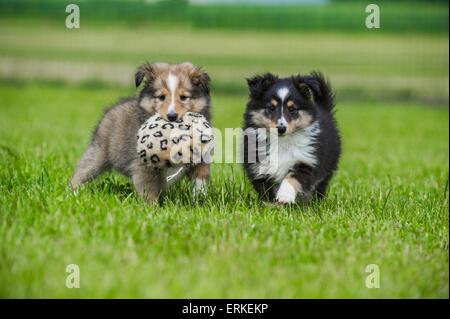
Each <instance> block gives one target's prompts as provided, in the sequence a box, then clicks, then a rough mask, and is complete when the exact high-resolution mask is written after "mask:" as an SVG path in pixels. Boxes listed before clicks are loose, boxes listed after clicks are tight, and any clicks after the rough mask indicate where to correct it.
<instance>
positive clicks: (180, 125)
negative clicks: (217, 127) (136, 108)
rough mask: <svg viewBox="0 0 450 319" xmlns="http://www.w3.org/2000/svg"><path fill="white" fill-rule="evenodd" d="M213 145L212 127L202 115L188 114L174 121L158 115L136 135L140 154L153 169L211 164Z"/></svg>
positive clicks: (150, 119) (146, 122)
mask: <svg viewBox="0 0 450 319" xmlns="http://www.w3.org/2000/svg"><path fill="white" fill-rule="evenodd" d="M212 144H213V135H212V130H211V126H210V124H209V123H208V121H207V120H206V118H205V117H204V116H203V115H202V114H199V113H193V112H187V113H186V114H185V116H184V117H183V119H179V120H177V121H175V122H169V121H167V120H165V119H164V118H163V117H162V116H160V115H159V114H155V115H153V116H152V117H150V118H149V119H147V121H145V123H144V124H143V125H142V126H141V128H140V129H139V131H138V134H137V153H138V156H139V158H140V159H141V160H142V162H143V163H145V164H146V165H148V166H150V167H153V168H165V167H179V166H185V165H190V164H197V163H202V162H207V163H210V161H211V152H212Z"/></svg>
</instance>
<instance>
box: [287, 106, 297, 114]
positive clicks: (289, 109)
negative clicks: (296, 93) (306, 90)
mask: <svg viewBox="0 0 450 319" xmlns="http://www.w3.org/2000/svg"><path fill="white" fill-rule="evenodd" d="M288 111H289V112H290V113H294V112H295V111H296V109H295V107H293V106H290V107H288Z"/></svg>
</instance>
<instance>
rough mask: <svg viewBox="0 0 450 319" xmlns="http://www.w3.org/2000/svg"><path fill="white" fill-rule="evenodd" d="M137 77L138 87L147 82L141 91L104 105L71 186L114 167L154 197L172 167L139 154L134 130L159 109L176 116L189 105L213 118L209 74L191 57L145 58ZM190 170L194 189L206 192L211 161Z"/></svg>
mask: <svg viewBox="0 0 450 319" xmlns="http://www.w3.org/2000/svg"><path fill="white" fill-rule="evenodd" d="M135 82H136V87H139V85H141V83H142V82H144V84H143V88H142V90H141V92H140V94H139V96H138V97H131V98H126V99H124V100H122V101H120V102H119V103H117V104H116V105H114V106H112V107H111V108H109V109H107V110H106V111H105V114H104V115H103V118H102V119H101V120H100V123H99V124H98V126H97V128H96V129H95V131H94V133H93V136H92V141H91V143H90V145H89V147H88V149H87V150H86V152H85V153H84V155H83V157H82V158H81V160H80V162H79V163H78V166H77V169H76V171H75V173H74V175H73V177H72V180H71V186H72V189H74V190H76V189H77V188H78V187H79V186H80V185H81V184H82V183H85V182H87V181H90V180H92V179H94V178H96V177H97V176H99V175H100V174H101V173H103V172H105V171H109V170H111V169H114V170H117V171H118V172H120V173H122V174H124V175H126V176H129V177H131V178H132V181H133V184H134V186H135V188H136V191H137V192H138V194H139V195H140V196H143V197H144V198H145V199H146V200H147V201H148V202H155V201H156V200H157V199H158V196H159V195H160V193H161V192H162V191H163V190H164V187H165V186H166V176H167V175H169V174H171V173H173V172H171V171H170V169H161V170H153V169H151V168H148V167H146V166H144V165H143V164H142V162H141V161H140V160H139V158H138V155H137V153H136V134H137V132H138V129H139V128H140V126H141V125H142V124H143V123H144V122H145V120H146V119H147V118H149V117H150V116H151V115H153V114H155V113H156V112H158V113H160V114H161V115H162V116H163V117H164V118H165V119H167V120H168V121H172V122H174V121H177V120H178V119H179V118H182V117H183V116H184V114H185V113H186V112H188V111H191V112H198V113H201V114H203V115H204V116H205V117H206V119H207V120H208V121H210V96H209V82H210V78H209V76H208V74H207V73H206V72H204V71H202V70H201V69H200V68H198V67H196V66H194V65H192V64H191V63H181V64H168V63H154V64H148V63H147V64H144V65H142V66H140V67H139V68H138V70H137V72H136V75H135ZM190 173H191V174H190V175H191V176H192V177H193V179H194V180H195V187H196V189H197V190H200V191H202V192H204V191H205V190H206V182H207V180H208V179H209V164H206V163H201V164H198V165H195V166H194V167H193V168H192V169H190Z"/></svg>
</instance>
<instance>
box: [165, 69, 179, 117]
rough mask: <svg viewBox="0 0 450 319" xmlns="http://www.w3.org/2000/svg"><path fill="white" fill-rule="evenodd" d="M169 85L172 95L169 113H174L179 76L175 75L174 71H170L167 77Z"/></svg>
mask: <svg viewBox="0 0 450 319" xmlns="http://www.w3.org/2000/svg"><path fill="white" fill-rule="evenodd" d="M167 85H168V86H169V90H170V95H171V99H170V104H169V108H168V110H167V113H174V112H175V102H176V100H175V99H176V96H175V93H176V91H177V86H178V78H177V77H176V76H175V75H173V74H172V73H169V76H168V78H167Z"/></svg>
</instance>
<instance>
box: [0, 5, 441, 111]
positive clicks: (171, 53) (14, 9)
mask: <svg viewBox="0 0 450 319" xmlns="http://www.w3.org/2000/svg"><path fill="white" fill-rule="evenodd" d="M69 3H70V2H68V1H61V0H39V1H37V0H0V19H1V20H0V79H1V81H7V82H9V83H11V81H14V82H17V83H19V82H23V81H26V82H29V81H40V82H42V81H47V82H51V83H53V84H55V85H56V84H61V83H65V84H81V85H85V86H86V85H87V86H94V87H95V86H112V87H127V88H132V83H133V81H132V77H133V73H134V70H135V69H136V67H137V66H138V65H140V64H141V63H143V62H145V61H150V62H152V61H161V60H164V61H171V62H181V61H186V60H189V61H192V62H193V63H195V64H199V65H201V66H203V67H204V68H205V69H206V70H207V71H208V72H209V73H210V75H211V77H212V79H213V89H214V91H213V92H216V93H224V94H246V83H245V80H244V78H245V77H249V76H251V75H252V74H254V73H261V72H265V71H269V70H270V71H272V72H276V73H279V74H281V75H288V74H292V73H299V72H300V73H305V72H310V71H311V70H316V69H318V70H321V71H322V72H324V73H325V74H326V75H328V76H329V77H330V78H331V79H332V82H333V84H334V86H335V87H336V89H337V90H338V97H339V99H340V101H342V100H364V101H368V100H376V101H392V100H396V101H398V100H401V101H414V102H419V103H424V104H427V105H446V104H448V2H447V1H438V0H434V1H419V0H416V1H407V0H399V1H382V0H381V1H377V4H378V5H379V6H380V9H381V28H380V29H367V28H366V26H365V19H366V17H367V15H368V13H366V12H365V8H366V5H367V4H368V3H370V2H367V1H346V0H282V1H274V0H244V1H233V0H216V1H214V0H192V1H187V0H166V1H154V0H108V1H106V0H79V1H76V2H75V3H76V4H77V5H78V6H79V8H80V17H81V19H80V21H81V24H80V26H81V27H80V29H67V28H66V27H65V20H66V17H67V16H68V15H69V13H66V12H65V8H66V6H67V5H68V4H69Z"/></svg>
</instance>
